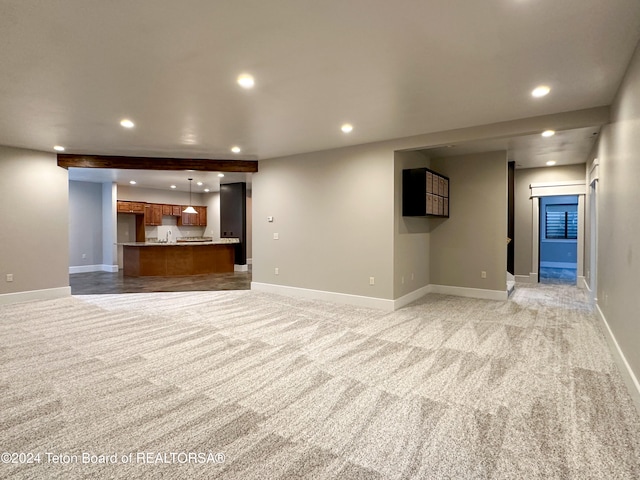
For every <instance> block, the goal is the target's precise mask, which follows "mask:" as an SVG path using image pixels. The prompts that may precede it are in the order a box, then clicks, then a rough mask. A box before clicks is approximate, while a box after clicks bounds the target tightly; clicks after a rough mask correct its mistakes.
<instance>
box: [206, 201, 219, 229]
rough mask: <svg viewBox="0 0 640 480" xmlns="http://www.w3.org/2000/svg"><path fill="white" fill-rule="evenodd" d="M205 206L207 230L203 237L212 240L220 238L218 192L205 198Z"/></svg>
mask: <svg viewBox="0 0 640 480" xmlns="http://www.w3.org/2000/svg"><path fill="white" fill-rule="evenodd" d="M205 202H206V206H207V228H206V230H205V235H206V236H210V237H212V238H214V239H218V238H220V192H212V193H210V194H208V195H207V196H205Z"/></svg>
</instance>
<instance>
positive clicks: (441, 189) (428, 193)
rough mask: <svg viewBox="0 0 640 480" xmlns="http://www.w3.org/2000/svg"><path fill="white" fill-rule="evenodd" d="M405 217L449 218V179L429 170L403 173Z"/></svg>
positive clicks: (418, 169) (408, 170) (403, 209)
mask: <svg viewBox="0 0 640 480" xmlns="http://www.w3.org/2000/svg"><path fill="white" fill-rule="evenodd" d="M402 215H403V216H404V217H445V218H448V217H449V178H448V177H445V176H444V175H441V174H439V173H438V172H434V171H433V170H429V169H428V168H410V169H407V170H403V171H402Z"/></svg>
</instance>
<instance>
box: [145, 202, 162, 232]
mask: <svg viewBox="0 0 640 480" xmlns="http://www.w3.org/2000/svg"><path fill="white" fill-rule="evenodd" d="M144 224H145V225H148V226H154V225H162V205H161V204H159V203H150V204H147V205H145V207H144Z"/></svg>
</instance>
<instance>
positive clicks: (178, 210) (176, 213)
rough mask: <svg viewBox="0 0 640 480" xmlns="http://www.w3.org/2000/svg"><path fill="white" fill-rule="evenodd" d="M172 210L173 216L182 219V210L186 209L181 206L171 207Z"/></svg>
mask: <svg viewBox="0 0 640 480" xmlns="http://www.w3.org/2000/svg"><path fill="white" fill-rule="evenodd" d="M171 209H172V210H173V213H172V214H171V215H172V216H174V217H181V216H182V210H184V208H182V206H180V205H171Z"/></svg>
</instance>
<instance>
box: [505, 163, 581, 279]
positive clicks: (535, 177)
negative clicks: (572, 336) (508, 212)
mask: <svg viewBox="0 0 640 480" xmlns="http://www.w3.org/2000/svg"><path fill="white" fill-rule="evenodd" d="M515 177H516V178H515V183H516V185H515V226H514V229H515V235H514V242H515V243H514V250H515V254H514V256H515V275H522V276H529V274H530V273H532V272H533V270H531V268H532V263H533V238H532V237H533V212H532V209H533V203H532V202H533V201H538V200H537V199H534V200H532V199H531V189H530V188H529V185H531V184H532V183H544V182H564V181H572V180H574V181H580V182H582V181H584V179H585V164H584V163H580V164H576V165H562V166H558V167H543V168H517V169H516V175H515Z"/></svg>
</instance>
